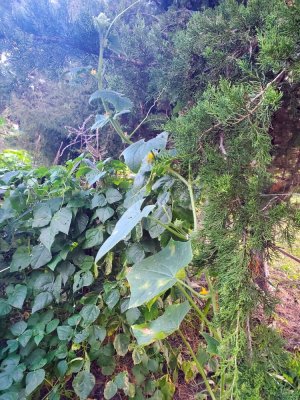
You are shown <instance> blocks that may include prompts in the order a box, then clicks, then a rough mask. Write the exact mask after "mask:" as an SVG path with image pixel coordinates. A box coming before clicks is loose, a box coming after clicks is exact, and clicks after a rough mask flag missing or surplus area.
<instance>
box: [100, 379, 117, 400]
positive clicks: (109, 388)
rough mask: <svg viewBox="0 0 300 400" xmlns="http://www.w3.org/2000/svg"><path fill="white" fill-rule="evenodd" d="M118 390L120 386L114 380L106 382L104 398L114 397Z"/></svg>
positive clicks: (108, 399)
mask: <svg viewBox="0 0 300 400" xmlns="http://www.w3.org/2000/svg"><path fill="white" fill-rule="evenodd" d="M117 392H118V386H117V385H116V384H115V382H114V381H109V382H107V383H106V385H105V388H104V392H103V394H104V398H105V400H110V399H112V398H113V397H114V396H115V395H116V394H117Z"/></svg>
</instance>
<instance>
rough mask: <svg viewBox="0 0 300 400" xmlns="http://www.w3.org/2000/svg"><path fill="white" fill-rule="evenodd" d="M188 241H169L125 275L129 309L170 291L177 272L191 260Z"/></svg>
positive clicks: (175, 280)
mask: <svg viewBox="0 0 300 400" xmlns="http://www.w3.org/2000/svg"><path fill="white" fill-rule="evenodd" d="M192 258H193V254H192V247H191V243H190V241H188V242H176V241H174V240H172V239H171V240H170V242H169V243H168V245H167V246H166V247H165V248H164V249H163V250H161V251H160V252H158V253H156V254H154V255H153V256H150V257H148V258H145V259H144V260H142V261H141V262H139V263H137V264H135V265H134V266H133V267H132V268H131V270H130V271H129V272H128V274H127V279H128V281H129V284H130V289H131V297H130V302H129V308H133V307H138V306H140V305H142V304H144V303H147V302H148V301H150V300H151V299H153V298H154V297H156V296H158V295H160V294H161V293H163V292H165V291H166V290H167V289H170V288H171V287H172V286H173V285H175V283H176V282H177V274H178V272H179V271H180V270H181V269H183V268H184V267H186V266H187V265H188V264H189V263H190V262H191V260H192Z"/></svg>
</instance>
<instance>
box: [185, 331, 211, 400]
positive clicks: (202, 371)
mask: <svg viewBox="0 0 300 400" xmlns="http://www.w3.org/2000/svg"><path fill="white" fill-rule="evenodd" d="M178 333H179V335H180V337H181V339H182V341H183V342H184V344H185V345H186V347H187V348H188V350H189V352H190V354H191V356H192V358H193V360H194V362H195V364H196V366H197V369H198V371H199V373H200V375H201V376H202V378H203V381H204V383H205V386H206V388H207V391H208V393H209V394H210V396H211V398H212V400H216V397H215V395H214V392H213V391H212V388H211V386H210V384H209V382H208V380H207V376H206V373H205V370H204V368H203V367H202V365H201V364H200V363H199V361H198V359H197V357H196V354H195V353H194V350H193V349H192V347H191V345H190V344H189V342H188V341H187V340H186V338H185V337H184V334H183V333H182V332H181V330H180V329H179V330H178Z"/></svg>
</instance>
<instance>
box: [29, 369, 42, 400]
mask: <svg viewBox="0 0 300 400" xmlns="http://www.w3.org/2000/svg"><path fill="white" fill-rule="evenodd" d="M44 379H45V371H44V370H43V369H38V370H36V371H33V372H29V374H27V376H26V389H25V393H26V395H27V396H29V395H30V394H31V393H32V392H33V391H34V390H35V389H36V388H37V387H38V386H39V385H40V384H41V383H43V381H44Z"/></svg>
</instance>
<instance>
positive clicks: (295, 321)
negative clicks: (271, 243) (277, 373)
mask: <svg viewBox="0 0 300 400" xmlns="http://www.w3.org/2000/svg"><path fill="white" fill-rule="evenodd" d="M270 280H271V283H272V285H273V288H274V295H275V297H276V298H277V300H278V305H277V306H276V308H275V317H274V320H273V323H272V325H273V327H274V328H275V329H277V330H278V331H279V332H280V333H281V334H282V336H283V338H284V339H285V341H286V348H287V349H288V350H289V351H293V352H294V351H297V350H300V280H299V279H297V280H294V279H291V278H289V276H288V274H287V273H285V272H283V271H280V270H278V269H272V270H271V271H270Z"/></svg>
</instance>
